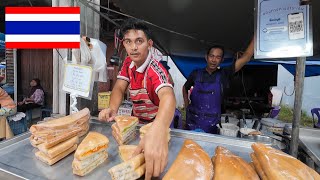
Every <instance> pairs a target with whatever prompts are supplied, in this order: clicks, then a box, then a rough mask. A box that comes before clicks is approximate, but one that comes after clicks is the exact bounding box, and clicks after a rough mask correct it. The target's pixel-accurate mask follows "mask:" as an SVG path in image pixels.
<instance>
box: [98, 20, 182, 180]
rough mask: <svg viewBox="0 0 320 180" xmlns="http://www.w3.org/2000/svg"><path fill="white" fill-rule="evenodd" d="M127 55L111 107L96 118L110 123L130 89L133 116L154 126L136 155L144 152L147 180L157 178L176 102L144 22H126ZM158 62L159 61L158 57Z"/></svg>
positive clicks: (165, 156) (165, 160)
mask: <svg viewBox="0 0 320 180" xmlns="http://www.w3.org/2000/svg"><path fill="white" fill-rule="evenodd" d="M121 32H122V36H123V45H124V47H125V49H126V51H127V53H128V57H127V58H126V59H125V61H124V63H123V66H122V68H121V71H120V72H119V75H118V77H117V78H118V79H117V81H116V84H115V86H114V88H113V89H112V93H111V98H110V106H109V108H108V109H104V110H102V111H101V112H100V114H99V119H100V120H102V121H112V120H114V117H115V116H116V114H117V112H118V109H119V106H120V104H121V102H122V99H123V95H124V93H125V92H126V89H127V87H129V91H130V98H131V100H132V101H133V115H134V116H136V117H138V118H139V120H140V121H141V122H143V123H149V122H153V125H152V126H151V127H150V129H149V131H148V132H147V134H146V135H145V136H144V138H143V139H141V140H140V143H139V145H138V148H137V149H136V151H135V154H139V153H141V152H142V151H144V155H145V161H146V174H145V178H146V179H151V177H152V176H154V177H159V176H160V173H162V172H163V171H164V169H165V167H166V165H167V163H168V140H167V130H168V128H169V126H170V124H171V122H172V119H173V115H174V111H175V107H176V100H175V96H174V93H173V87H172V83H171V82H170V80H169V74H168V72H167V70H166V69H165V68H164V67H163V65H162V64H161V63H160V62H159V61H160V60H161V59H157V55H156V54H154V53H152V48H153V47H152V45H153V41H152V39H151V32H150V30H149V28H148V27H147V25H146V24H145V23H144V22H143V21H139V20H136V19H129V20H128V21H127V22H125V23H124V24H123V26H122V28H121ZM159 58H160V57H159Z"/></svg>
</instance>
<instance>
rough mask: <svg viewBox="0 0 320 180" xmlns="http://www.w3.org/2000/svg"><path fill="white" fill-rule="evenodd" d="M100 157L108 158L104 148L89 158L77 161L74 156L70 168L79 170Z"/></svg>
mask: <svg viewBox="0 0 320 180" xmlns="http://www.w3.org/2000/svg"><path fill="white" fill-rule="evenodd" d="M101 158H104V159H106V158H108V153H107V151H106V150H104V151H101V152H99V153H95V154H94V155H92V156H91V157H90V158H87V159H85V160H83V161H79V160H77V159H76V158H74V160H73V162H72V168H73V169H75V170H76V171H81V170H83V169H85V168H87V167H88V166H91V164H92V163H94V162H95V161H97V160H99V159H101Z"/></svg>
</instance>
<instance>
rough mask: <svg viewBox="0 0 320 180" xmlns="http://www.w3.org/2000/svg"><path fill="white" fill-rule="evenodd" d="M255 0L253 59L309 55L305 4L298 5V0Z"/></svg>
mask: <svg viewBox="0 0 320 180" xmlns="http://www.w3.org/2000/svg"><path fill="white" fill-rule="evenodd" d="M256 1H257V4H256V10H257V11H256V17H255V19H256V20H255V26H256V33H255V39H256V41H255V55H254V57H255V58H256V59H261V58H281V57H301V56H312V55H313V42H312V26H311V19H310V18H311V16H310V14H311V9H310V8H309V5H300V0H256Z"/></svg>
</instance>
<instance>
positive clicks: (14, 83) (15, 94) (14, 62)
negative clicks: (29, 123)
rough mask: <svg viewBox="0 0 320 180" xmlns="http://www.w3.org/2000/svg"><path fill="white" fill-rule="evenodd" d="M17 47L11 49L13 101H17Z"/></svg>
mask: <svg viewBox="0 0 320 180" xmlns="http://www.w3.org/2000/svg"><path fill="white" fill-rule="evenodd" d="M17 70H18V69H17V49H13V79H14V81H13V88H14V97H13V98H14V102H15V103H16V104H17V102H18V71H17Z"/></svg>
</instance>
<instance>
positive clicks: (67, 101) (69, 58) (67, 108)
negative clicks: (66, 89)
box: [66, 49, 72, 115]
mask: <svg viewBox="0 0 320 180" xmlns="http://www.w3.org/2000/svg"><path fill="white" fill-rule="evenodd" d="M70 61H72V51H71V49H68V53H67V62H70ZM69 114H70V94H69V93H67V94H66V115H69Z"/></svg>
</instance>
